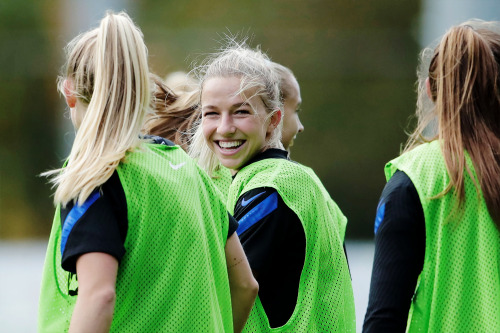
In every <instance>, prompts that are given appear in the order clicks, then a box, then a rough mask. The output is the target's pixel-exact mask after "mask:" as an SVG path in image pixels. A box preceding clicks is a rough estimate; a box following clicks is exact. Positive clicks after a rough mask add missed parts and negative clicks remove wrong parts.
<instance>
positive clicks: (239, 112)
mask: <svg viewBox="0 0 500 333" xmlns="http://www.w3.org/2000/svg"><path fill="white" fill-rule="evenodd" d="M234 113H235V114H250V111H249V110H236V111H235V112H234Z"/></svg>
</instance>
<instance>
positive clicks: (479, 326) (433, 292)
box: [385, 141, 500, 332]
mask: <svg viewBox="0 0 500 333" xmlns="http://www.w3.org/2000/svg"><path fill="white" fill-rule="evenodd" d="M467 162H468V165H469V167H470V168H471V170H473V167H472V163H471V161H470V159H469V158H468V157H467ZM396 170H401V171H403V172H405V173H406V174H407V175H408V177H410V179H411V181H412V182H413V184H414V185H415V188H416V189H417V192H418V195H419V198H420V202H421V204H422V208H423V211H424V217H425V229H426V244H425V261H424V266H423V270H422V272H421V274H420V277H419V281H418V284H417V288H416V291H415V296H414V298H413V300H412V304H411V309H410V314H409V319H408V331H409V332H500V234H499V232H498V230H497V229H496V227H495V225H494V223H493V221H492V219H491V217H490V215H489V213H488V210H487V208H486V203H485V201H484V198H483V197H482V196H481V197H478V196H477V192H476V189H475V187H474V184H473V181H472V180H471V178H470V177H469V175H468V174H467V173H465V205H464V207H463V209H461V210H460V211H459V212H457V211H456V210H454V209H455V201H454V198H453V195H452V192H451V191H450V192H448V193H447V194H446V195H445V196H443V197H440V198H438V199H433V200H431V199H430V198H431V197H433V196H436V195H438V194H439V193H441V192H443V190H444V189H445V188H446V186H447V184H448V183H449V176H448V172H447V170H446V166H445V163H444V159H443V155H442V153H441V149H440V146H439V142H438V141H433V142H431V143H428V144H422V145H421V146H419V147H417V148H415V149H413V150H412V151H410V152H408V153H406V154H403V155H402V156H400V157H398V158H396V159H394V160H392V161H391V162H389V163H388V164H387V165H386V167H385V173H386V177H387V179H390V178H391V177H392V175H393V174H394V173H395V172H396ZM474 177H476V176H475V173H474Z"/></svg>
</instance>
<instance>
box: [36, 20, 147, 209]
mask: <svg viewBox="0 0 500 333" xmlns="http://www.w3.org/2000/svg"><path fill="white" fill-rule="evenodd" d="M66 51H67V62H66V65H65V71H64V74H63V76H62V77H61V78H59V85H58V87H59V90H60V91H64V87H63V84H64V81H65V80H69V81H70V82H71V83H72V86H73V90H72V91H71V93H72V94H74V95H75V96H76V97H77V101H78V102H77V105H78V103H80V107H82V106H84V107H85V106H86V111H85V115H84V117H83V120H82V123H81V125H80V127H79V129H78V131H77V133H76V137H75V141H74V143H73V146H72V149H71V152H70V154H69V157H68V159H67V165H66V166H65V167H64V168H62V169H57V170H52V171H49V172H46V173H44V175H46V176H51V180H50V181H51V183H53V184H54V186H55V187H57V189H56V192H55V196H54V203H55V204H61V205H63V206H65V205H66V204H67V203H68V202H69V201H71V200H74V201H75V202H77V203H79V204H82V203H84V202H85V200H86V199H87V198H88V196H89V195H90V194H91V193H92V192H93V191H94V190H95V189H96V187H98V186H100V185H102V184H103V183H104V182H106V181H107V180H108V179H109V178H110V177H111V175H112V174H113V172H114V171H115V169H116V167H117V166H118V164H119V163H120V161H122V160H123V159H124V157H125V155H126V152H127V151H130V150H133V149H134V148H137V147H139V146H140V144H141V140H140V138H139V133H140V129H141V126H142V124H143V120H144V116H145V114H146V112H147V111H148V106H149V102H150V92H149V76H148V75H149V69H148V63H147V49H146V46H145V44H144V41H143V35H142V33H141V31H140V30H139V28H138V27H137V26H135V25H134V23H133V22H132V20H131V19H130V17H129V16H128V15H127V14H125V13H123V12H122V13H118V14H114V13H107V14H106V16H105V17H104V18H103V19H102V20H101V23H100V26H99V27H98V28H96V29H93V30H90V31H88V32H86V33H83V34H81V35H79V36H77V37H76V38H75V39H73V40H72V41H71V42H70V43H69V44H68V46H67V48H66Z"/></svg>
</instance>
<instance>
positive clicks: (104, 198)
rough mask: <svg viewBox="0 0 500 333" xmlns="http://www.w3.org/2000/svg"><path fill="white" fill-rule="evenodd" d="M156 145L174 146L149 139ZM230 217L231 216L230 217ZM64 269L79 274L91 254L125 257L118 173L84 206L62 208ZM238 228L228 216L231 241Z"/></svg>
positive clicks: (124, 223)
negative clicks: (79, 267) (79, 261)
mask: <svg viewBox="0 0 500 333" xmlns="http://www.w3.org/2000/svg"><path fill="white" fill-rule="evenodd" d="M148 139H151V140H152V141H153V143H156V144H166V145H174V144H173V143H172V142H171V141H168V140H165V139H163V138H160V137H148ZM228 215H229V214H228ZM61 221H62V236H61V244H62V248H63V249H64V251H63V253H62V259H61V265H62V268H63V269H65V270H67V271H69V272H72V273H76V260H77V259H78V257H79V256H81V255H83V254H85V253H90V252H103V253H107V254H110V255H112V256H113V257H115V258H116V259H117V260H118V261H120V260H121V258H122V257H123V255H124V254H125V246H124V244H125V239H126V236H127V229H128V217H127V200H126V198H125V192H124V190H123V187H122V184H121V182H120V178H119V177H118V173H117V172H116V171H115V172H113V174H112V176H111V177H110V178H109V179H108V180H107V181H106V182H105V183H104V184H103V185H102V186H100V188H99V189H97V190H96V191H94V192H93V193H92V194H91V195H90V196H89V198H88V199H87V200H86V202H85V203H84V204H83V205H81V206H76V207H75V206H74V205H73V202H70V203H69V204H68V205H67V206H66V207H65V208H61ZM237 228H238V222H237V221H236V220H235V219H234V218H233V217H232V216H231V215H229V230H228V238H229V236H230V235H232V234H233V233H234V232H235V231H236V229H237Z"/></svg>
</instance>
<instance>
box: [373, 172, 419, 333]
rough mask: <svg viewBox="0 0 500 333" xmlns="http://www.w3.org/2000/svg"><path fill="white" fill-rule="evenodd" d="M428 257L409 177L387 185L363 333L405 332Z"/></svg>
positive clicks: (377, 221) (380, 207)
mask: <svg viewBox="0 0 500 333" xmlns="http://www.w3.org/2000/svg"><path fill="white" fill-rule="evenodd" d="M424 256H425V219H424V213H423V210H422V205H421V203H420V199H419V197H418V193H417V190H416V189H415V186H414V185H413V183H412V182H411V180H410V178H409V177H408V176H407V175H406V174H405V173H404V172H402V171H397V172H396V173H395V174H394V175H393V176H392V178H391V179H390V180H389V181H388V182H387V184H386V186H385V188H384V190H383V191H382V195H381V198H380V201H379V204H378V208H377V215H376V218H375V257H374V261H373V271H372V278H371V284H370V296H369V302H368V309H367V311H366V315H365V321H364V325H363V332H404V331H405V329H406V324H407V320H408V312H409V310H410V305H411V299H412V297H413V294H414V292H415V287H416V285H417V280H418V276H419V275H420V272H421V271H422V268H423V265H424Z"/></svg>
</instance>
